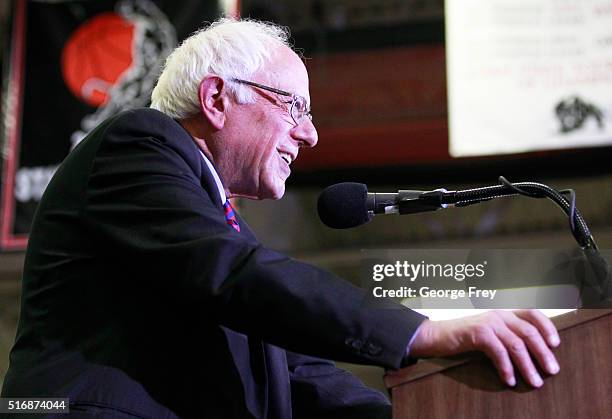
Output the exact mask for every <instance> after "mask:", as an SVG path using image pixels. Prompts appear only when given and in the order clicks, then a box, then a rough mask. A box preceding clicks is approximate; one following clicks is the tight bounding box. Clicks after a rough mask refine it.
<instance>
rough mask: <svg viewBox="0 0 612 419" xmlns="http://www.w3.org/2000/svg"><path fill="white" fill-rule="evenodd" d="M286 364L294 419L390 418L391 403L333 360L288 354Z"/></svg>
mask: <svg viewBox="0 0 612 419" xmlns="http://www.w3.org/2000/svg"><path fill="white" fill-rule="evenodd" d="M287 363H288V366H289V376H290V379H291V397H292V403H293V412H294V415H299V416H295V417H296V419H301V418H304V419H305V418H313V417H317V418H319V419H327V418H329V419H332V418H333V419H343V418H347V419H349V418H350V419H383V418H384V419H390V418H391V404H390V403H389V400H388V399H387V398H386V397H385V396H384V395H383V394H381V393H380V392H378V391H376V390H374V389H371V388H369V387H366V386H365V385H364V384H363V383H362V382H361V381H360V380H359V379H358V378H357V377H355V376H353V375H352V374H350V373H349V372H347V371H344V370H342V369H340V368H337V367H336V366H335V364H334V363H333V362H332V361H328V360H325V359H321V358H315V357H311V356H306V355H301V354H297V353H293V352H287Z"/></svg>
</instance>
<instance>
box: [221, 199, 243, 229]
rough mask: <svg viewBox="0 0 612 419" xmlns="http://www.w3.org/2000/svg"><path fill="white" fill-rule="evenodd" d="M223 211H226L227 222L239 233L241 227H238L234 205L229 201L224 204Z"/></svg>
mask: <svg viewBox="0 0 612 419" xmlns="http://www.w3.org/2000/svg"><path fill="white" fill-rule="evenodd" d="M223 209H224V210H225V221H227V223H228V224H229V225H231V226H232V227H234V229H235V230H236V231H237V232H240V226H239V225H238V220H236V212H235V211H234V207H232V203H231V202H230V200H229V199H227V200H226V201H225V204H223Z"/></svg>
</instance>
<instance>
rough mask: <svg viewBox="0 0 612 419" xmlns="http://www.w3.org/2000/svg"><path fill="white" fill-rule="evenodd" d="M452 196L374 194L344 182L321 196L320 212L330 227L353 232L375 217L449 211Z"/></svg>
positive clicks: (438, 193) (411, 192)
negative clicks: (446, 209)
mask: <svg viewBox="0 0 612 419" xmlns="http://www.w3.org/2000/svg"><path fill="white" fill-rule="evenodd" d="M452 194H453V193H452V192H447V191H446V190H444V189H436V190H434V191H414V190H399V191H398V192H397V193H372V192H368V187H367V186H366V185H364V184H363V183H355V182H344V183H337V184H335V185H332V186H329V187H327V188H325V190H324V191H323V192H321V194H320V195H319V200H318V202H317V210H318V213H319V218H320V219H321V221H322V222H323V223H324V224H325V225H327V226H328V227H331V228H352V227H357V226H360V225H362V224H366V223H367V222H369V221H370V220H371V219H372V217H373V216H374V215H375V214H414V213H417V212H426V211H436V210H439V209H440V208H446V207H447V206H449V205H450V204H452V202H450V201H452V200H451V199H450V198H451V196H452ZM445 201H449V202H445Z"/></svg>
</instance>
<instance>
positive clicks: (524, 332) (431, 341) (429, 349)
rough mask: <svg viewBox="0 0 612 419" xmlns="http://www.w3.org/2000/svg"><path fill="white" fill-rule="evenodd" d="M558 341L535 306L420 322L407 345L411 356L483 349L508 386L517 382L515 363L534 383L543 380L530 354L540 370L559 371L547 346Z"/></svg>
mask: <svg viewBox="0 0 612 419" xmlns="http://www.w3.org/2000/svg"><path fill="white" fill-rule="evenodd" d="M559 343H560V340H559V334H558V333H557V329H556V328H555V326H554V324H553V323H552V322H551V321H550V319H549V318H548V317H546V316H545V315H544V314H542V313H541V312H540V311H538V310H517V311H501V310H495V311H489V312H486V313H483V314H479V315H476V316H470V317H464V318H461V319H455V320H446V321H430V320H425V322H423V323H422V325H421V328H420V329H419V333H418V335H417V336H416V338H415V339H414V341H413V342H412V345H411V346H410V356H411V357H414V358H418V357H431V356H436V357H439V356H449V355H455V354H458V353H463V352H470V351H482V352H484V353H485V354H486V355H487V356H488V357H489V358H491V360H492V361H493V364H494V365H495V367H496V368H497V370H498V372H499V375H500V377H501V378H502V380H503V381H504V382H506V383H507V384H508V385H509V386H514V385H515V384H516V378H515V376H514V368H513V365H512V363H514V364H515V365H516V366H517V367H518V370H519V371H520V373H521V375H522V376H523V377H524V378H525V380H526V381H527V382H528V383H530V384H531V385H532V386H533V387H540V386H541V385H542V384H543V381H542V378H541V377H540V374H538V371H537V370H536V367H535V366H534V364H533V361H532V359H531V356H530V353H531V355H533V357H534V358H535V359H536V360H537V362H538V364H539V365H540V366H541V367H542V370H544V371H546V372H548V373H549V374H556V373H558V372H559V364H558V363H557V360H556V358H555V356H554V355H553V353H552V352H551V350H550V348H549V347H556V346H558V345H559Z"/></svg>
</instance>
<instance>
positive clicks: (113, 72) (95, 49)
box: [61, 12, 135, 107]
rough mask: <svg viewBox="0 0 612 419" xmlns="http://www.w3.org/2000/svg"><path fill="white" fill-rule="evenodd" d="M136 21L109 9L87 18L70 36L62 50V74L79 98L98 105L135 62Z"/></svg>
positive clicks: (102, 102)
mask: <svg viewBox="0 0 612 419" xmlns="http://www.w3.org/2000/svg"><path fill="white" fill-rule="evenodd" d="M134 29H135V27H134V24H133V23H132V22H130V21H128V20H126V19H124V18H123V17H122V16H120V15H118V14H115V13H112V12H107V13H102V14H99V15H97V16H95V17H94V18H92V19H90V20H88V21H87V22H85V23H84V24H83V25H81V26H80V27H79V28H78V29H77V30H76V31H75V32H74V33H73V34H72V36H71V37H70V38H69V39H68V42H66V44H65V46H64V50H63V52H62V59H61V63H62V75H63V77H64V81H65V82H66V85H67V86H68V88H69V89H70V91H71V92H72V94H74V95H75V96H76V97H77V98H79V99H81V100H82V101H84V102H85V103H87V104H89V105H91V106H95V107H99V106H100V105H104V104H105V103H106V102H107V101H108V100H109V98H110V95H109V90H110V89H111V88H112V87H113V86H114V85H115V84H116V83H117V81H118V80H119V78H120V77H121V75H122V74H124V73H125V72H126V70H128V69H129V68H130V66H131V65H132V62H133V56H132V50H133V48H132V45H133V44H132V43H133V40H134Z"/></svg>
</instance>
